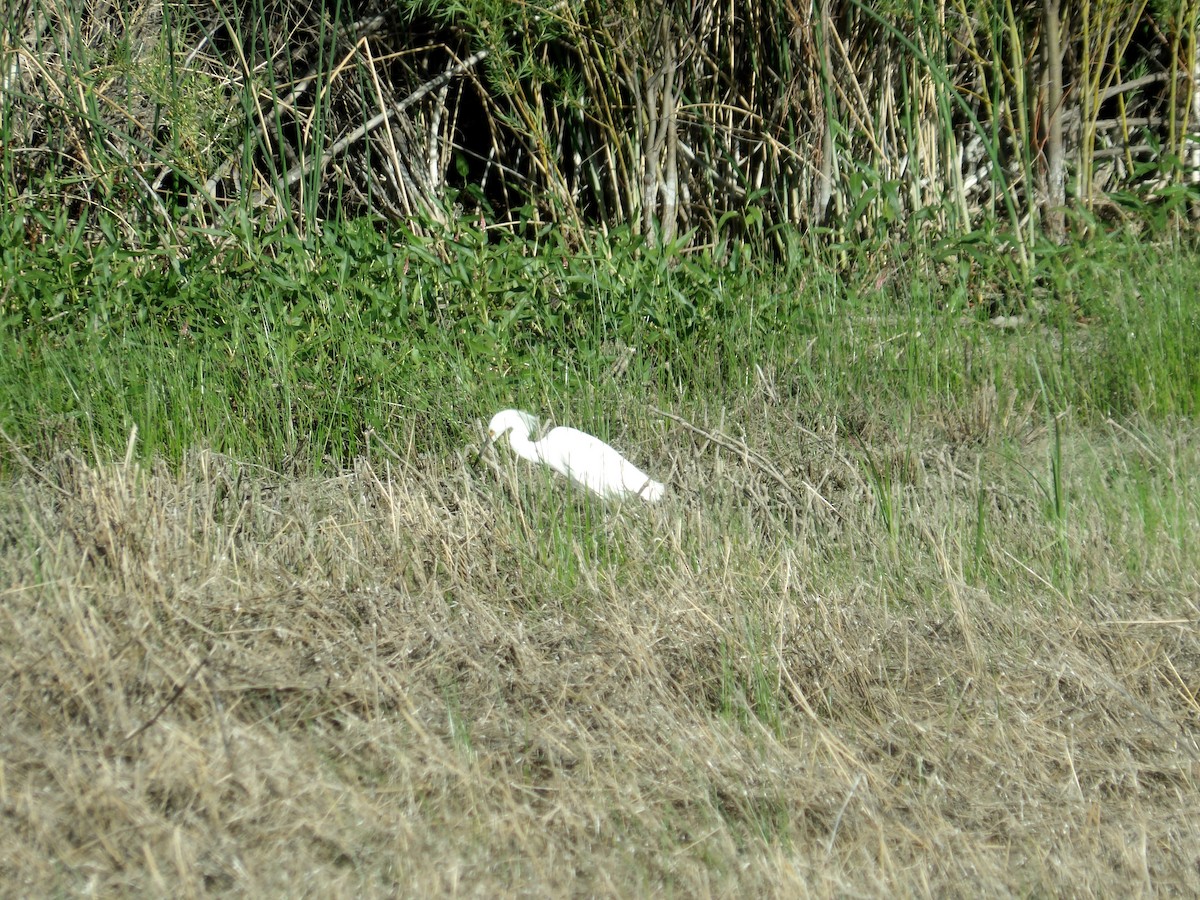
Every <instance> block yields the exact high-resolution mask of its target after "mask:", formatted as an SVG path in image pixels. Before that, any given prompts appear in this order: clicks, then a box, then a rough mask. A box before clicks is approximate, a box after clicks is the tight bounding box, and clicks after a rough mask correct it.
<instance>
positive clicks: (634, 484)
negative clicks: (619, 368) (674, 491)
mask: <svg viewBox="0 0 1200 900" xmlns="http://www.w3.org/2000/svg"><path fill="white" fill-rule="evenodd" d="M537 429H538V420H537V417H536V416H533V415H530V414H529V413H527V412H522V411H521V410H519V409H505V410H501V411H500V412H498V413H496V415H494V416H492V421H491V422H490V423H488V437H489V438H490V439H491V440H492V441H493V442H495V441H497V440H499V439H500V438H501V437H503V436H504V435H505V434H507V435H508V443H509V446H511V447H512V449H513V452H514V453H516V454H517V456H519V457H521V458H522V459H527V460H529V461H530V462H535V463H545V464H546V465H548V466H549V467H550V468H552V469H553V470H554V471H556V472H558V473H559V474H561V475H566V476H567V477H568V478H569V479H571V480H572V481H574V482H576V483H577V484H581V485H583V486H584V487H585V488H587V489H588V490H589V491H592V492H593V493H595V494H599V495H600V496H601V497H604V498H606V499H620V498H624V497H639V498H641V499H642V500H647V501H649V502H651V503H653V502H654V501H656V500H659V499H660V498H661V497H662V495H663V493H664V491H665V490H666V488H664V487H663V486H662V484H661V483H659V482H657V481H655V480H654V479H652V478H651V477H650V476H649V475H647V474H646V473H645V472H643V471H642V470H641V469H639V468H638V467H637V466H635V465H634V464H633V463H631V462H630V461H629V460H627V459H626V458H625V457H623V456H622V455H621V454H620V453H618V452H617V451H616V450H615V449H614V448H612V447H610V446H609V445H608V444H606V443H604V441H602V440H600V438H597V437H592V435H590V434H587V433H586V432H583V431H579V430H577V429H575V428H552V429H551V430H550V431H548V432H547V433H546V434H545V435H544V436H543V437H542V438H541V439H540V440H536V441H533V440H530V438H529V436H530V434H531V433H532V432H535V431H537Z"/></svg>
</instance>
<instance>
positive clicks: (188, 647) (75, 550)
mask: <svg viewBox="0 0 1200 900" xmlns="http://www.w3.org/2000/svg"><path fill="white" fill-rule="evenodd" d="M1075 252H1076V255H1074V256H1071V257H1070V258H1069V259H1065V260H1064V259H1063V258H1059V259H1056V260H1053V261H1052V262H1051V263H1048V264H1047V268H1046V273H1047V275H1046V278H1045V279H1044V280H1043V282H1042V284H1043V288H1042V290H1043V294H1042V295H1040V296H1039V297H1030V298H1028V303H1025V302H1015V303H1014V302H1010V301H1006V302H1007V303H1008V305H1007V306H1006V305H1005V304H1003V303H1001V304H999V306H1000V307H1001V308H1000V309H999V312H1003V313H1005V314H1008V313H1011V314H1012V318H1011V320H1010V319H996V321H992V319H993V318H995V317H994V316H993V315H992V312H993V310H989V309H987V308H986V303H984V302H983V301H981V300H980V299H979V296H980V293H979V291H980V287H979V285H977V284H976V283H975V282H973V281H968V280H967V278H966V276H965V275H961V271H962V270H958V269H953V268H951V269H950V270H949V275H945V273H943V274H942V275H937V272H938V271H939V270H937V269H936V267H933V266H930V267H929V269H928V270H926V269H923V268H920V267H919V266H916V267H914V268H912V269H910V270H903V271H901V272H900V273H899V275H898V276H897V275H896V273H895V272H892V273H891V274H887V273H881V272H879V271H873V270H868V269H867V267H866V265H865V262H864V265H863V266H862V267H861V268H856V267H850V268H849V269H848V270H846V271H844V272H843V273H842V274H841V275H837V276H836V277H835V276H834V275H830V274H829V273H828V272H824V273H823V272H822V271H821V269H820V266H819V265H814V266H813V267H812V268H811V269H807V270H804V269H802V270H801V271H799V272H793V273H791V274H789V275H788V276H787V277H786V278H784V277H783V276H782V275H778V274H776V275H773V274H771V273H770V272H768V271H766V270H758V271H756V272H751V273H749V274H747V275H744V276H737V277H734V276H731V275H727V274H721V273H720V270H718V269H712V270H709V269H705V268H704V267H702V266H700V265H699V264H697V265H696V266H695V267H694V268H693V269H688V268H686V266H681V267H671V266H668V267H655V266H653V265H649V264H645V265H643V264H641V263H639V264H637V265H633V264H632V263H631V264H630V265H631V268H630V269H629V270H628V271H626V272H624V273H623V274H617V275H614V274H612V272H611V271H609V272H607V274H606V273H605V272H604V271H600V272H596V273H593V276H592V277H591V278H590V280H589V278H587V277H585V274H583V273H584V271H585V269H586V265H587V263H586V261H584V262H580V263H579V265H580V266H581V267H582V268H581V270H580V274H579V277H578V279H576V280H567V281H566V282H564V285H565V286H563V287H562V288H561V290H562V291H563V294H562V296H561V297H560V296H559V295H558V294H555V293H554V291H555V290H556V288H555V287H554V285H552V284H550V282H549V281H548V280H547V279H548V276H547V277H541V276H542V275H543V274H545V273H534V274H537V275H539V277H538V278H537V279H536V280H531V283H532V284H535V285H537V286H536V287H531V288H530V291H531V299H530V301H529V305H528V306H527V307H522V306H521V302H522V301H520V300H519V299H517V300H515V301H514V299H513V296H505V297H503V298H498V297H497V296H496V295H495V294H487V293H484V294H471V293H470V291H469V285H470V284H471V283H473V282H479V283H482V284H492V285H497V284H499V285H503V284H506V283H509V282H506V281H505V278H508V279H509V281H510V282H511V283H512V284H514V285H519V284H520V283H521V281H522V278H523V277H524V276H523V275H522V273H521V272H517V271H514V272H512V273H510V274H508V275H504V277H501V276H499V275H496V271H497V270H496V268H495V267H498V266H499V265H500V263H499V262H496V261H495V259H493V258H492V257H480V258H481V259H484V261H485V262H487V264H488V265H489V266H493V268H491V269H487V270H486V271H485V272H484V274H483V275H482V276H481V275H480V274H479V272H478V271H468V272H467V274H466V277H465V278H462V279H459V280H458V281H457V282H456V281H454V279H453V278H451V277H449V276H448V275H446V273H442V275H440V276H436V277H435V275H434V274H428V275H427V274H426V273H425V272H424V270H422V269H420V268H419V262H420V261H419V260H418V261H415V262H414V263H413V269H412V273H410V274H409V275H408V277H409V278H410V279H411V280H410V281H407V282H403V283H400V282H399V281H398V279H399V278H400V275H399V274H398V273H400V272H401V271H404V272H406V273H408V272H409V269H408V266H407V265H405V266H404V267H403V269H402V268H401V262H402V261H394V263H395V264H394V265H392V266H391V268H390V269H386V270H384V269H381V270H379V271H384V274H381V275H379V276H378V280H376V281H373V280H372V279H373V278H375V277H376V276H375V275H373V274H372V272H373V271H375V270H370V271H367V274H366V275H361V274H360V273H359V270H358V269H357V268H356V267H355V266H352V265H349V264H348V268H347V269H346V272H345V275H344V277H341V278H334V277H332V276H329V278H328V280H325V281H322V280H320V278H323V277H325V276H321V275H320V272H321V269H320V263H319V262H318V263H317V264H314V265H311V266H310V267H309V269H308V270H307V271H308V272H310V273H314V272H315V273H317V274H313V275H312V277H313V278H314V279H315V280H314V281H313V282H312V283H309V284H307V286H306V283H305V282H303V281H297V282H296V284H295V285H293V287H292V288H290V289H289V288H287V287H286V285H284V283H283V280H282V278H281V276H280V272H281V271H283V269H284V268H286V260H285V261H284V262H276V263H274V264H272V265H267V266H264V267H263V269H262V270H260V271H257V272H256V271H252V270H251V268H249V267H248V268H247V270H246V271H245V272H242V273H235V274H232V275H231V274H229V273H221V274H213V275H211V276H210V277H209V280H208V281H205V282H203V283H201V284H199V285H198V286H196V287H195V288H194V290H195V291H196V292H197V293H196V296H206V297H211V298H213V299H212V300H211V302H212V304H213V308H214V309H217V308H218V307H219V310H218V312H216V313H213V314H212V315H210V316H207V317H206V316H204V315H203V314H199V315H198V314H197V313H196V312H195V309H196V306H197V303H196V301H195V297H193V296H191V295H187V294H186V290H191V289H192V288H188V289H185V288H182V287H179V286H171V285H169V284H168V285H166V286H165V287H163V290H166V291H168V292H169V291H179V292H180V293H179V294H177V295H171V296H174V297H175V299H174V300H172V301H171V303H175V304H176V305H175V306H171V305H170V304H169V303H165V302H163V303H159V304H158V305H156V306H154V307H153V308H152V310H151V315H150V316H149V317H148V318H145V319H144V320H139V318H138V316H137V315H136V314H134V313H130V312H129V310H136V308H137V307H138V305H139V303H140V302H141V301H140V300H139V299H138V297H139V296H140V295H137V291H138V290H146V291H150V289H149V288H139V287H137V283H136V282H130V281H129V280H126V281H123V282H122V281H121V280H120V278H118V277H117V276H119V275H120V267H119V266H108V267H107V268H106V269H105V270H104V271H105V272H116V273H117V275H114V276H111V277H113V278H114V279H116V280H114V281H113V283H112V284H118V283H121V284H125V285H126V287H127V291H129V292H132V293H127V295H120V296H125V297H126V299H125V300H121V299H120V296H118V295H116V294H114V293H113V288H112V285H109V287H104V286H103V285H100V287H96V284H98V283H99V282H92V283H89V285H86V286H84V287H81V288H79V297H84V296H85V295H86V296H88V297H93V300H91V301H88V302H85V301H84V300H82V299H78V298H76V299H75V300H73V299H72V297H71V296H66V297H65V298H60V301H59V302H60V303H61V304H63V308H64V309H67V310H68V311H70V310H73V309H74V310H77V309H79V308H95V305H96V303H95V300H94V297H98V296H102V297H104V298H106V302H109V303H110V304H112V305H111V307H110V311H111V315H110V316H109V317H108V318H107V319H105V320H101V319H95V320H93V321H91V322H90V323H84V324H81V325H78V326H77V327H63V326H61V325H52V326H51V327H46V325H45V324H44V321H45V320H30V319H28V318H24V319H23V318H22V317H21V316H19V315H10V316H9V318H8V320H7V324H6V326H5V329H4V332H3V339H4V342H5V344H4V348H3V353H2V354H0V399H2V401H3V402H2V404H0V425H2V426H3V429H4V431H3V434H2V435H0V473H2V480H0V617H2V618H3V625H2V627H0V665H2V666H3V670H4V676H3V678H2V679H0V709H2V710H3V717H2V719H3V721H2V723H0V817H2V820H3V828H2V829H0V881H2V882H3V883H4V884H5V885H8V886H9V888H8V889H11V890H12V891H13V892H14V893H21V894H26V895H30V896H33V895H62V894H75V893H83V892H90V893H102V894H112V893H114V892H120V893H132V894H149V895H156V894H167V893H171V894H175V895H182V896H186V895H201V894H250V895H271V894H274V895H282V894H294V893H296V892H297V891H298V890H301V891H303V892H304V893H307V894H310V895H313V896H362V895H364V894H365V895H388V894H402V895H413V896H422V895H428V894H430V893H438V894H463V895H480V896H504V895H511V894H525V895H536V896H545V895H551V896H553V895H565V894H579V895H602V896H610V895H616V896H638V895H645V894H651V893H653V894H662V895H669V896H688V897H690V896H710V895H721V896H780V897H784V896H786V897H793V896H806V895H812V896H863V895H866V896H907V895H935V896H962V895H966V896H971V895H989V896H1007V895H1032V896H1048V895H1070V896H1122V895H1130V896H1133V895H1148V894H1158V893H1163V894H1183V895H1187V894H1196V893H1200V790H1198V788H1200V784H1198V782H1200V630H1198V625H1200V575H1198V574H1197V571H1198V570H1197V567H1196V565H1195V562H1194V561H1195V559H1196V558H1197V552H1198V549H1200V548H1198V547H1197V543H1198V535H1200V428H1198V426H1197V425H1196V422H1195V414H1196V402H1197V399H1200V377H1198V374H1197V373H1198V368H1197V353H1196V351H1197V349H1198V348H1200V325H1198V315H1200V312H1198V310H1197V305H1196V297H1197V296H1198V295H1200V265H1198V262H1200V260H1198V259H1197V257H1196V255H1195V253H1194V252H1191V251H1188V250H1186V248H1179V247H1173V246H1156V245H1153V244H1149V243H1147V244H1145V245H1142V244H1126V243H1121V242H1113V243H1112V244H1110V245H1104V246H1102V247H1100V248H1099V249H1096V248H1093V249H1091V250H1088V249H1086V248H1081V249H1077V250H1076V251H1075ZM370 255H371V254H369V253H368V254H364V258H367V257H369V256H370ZM323 258H324V257H323ZM276 259H277V260H278V259H283V257H276ZM572 264H574V263H572ZM23 265H25V264H23ZM364 265H366V264H364ZM557 265H558V263H557V262H554V261H552V263H550V264H548V268H547V270H546V272H551V271H557V269H556V268H555V266H557ZM30 271H33V270H32V269H31V268H30V267H29V265H26V267H25V268H24V269H22V272H24V273H28V272H30ZM606 271H607V270H606ZM956 272H959V273H960V274H955V273H956ZM489 273H490V274H489ZM567 274H568V276H569V277H574V276H575V275H576V274H577V273H575V272H574V271H569V272H568V273H567ZM501 275H503V273H501ZM277 276H280V277H277ZM23 277H24V276H23ZM101 277H110V276H109V275H103V276H102V275H94V278H96V279H99V278H101ZM299 277H300V276H297V278H299ZM727 277H728V278H729V279H730V280H729V282H725V281H721V280H720V279H725V278H727ZM606 278H608V280H607V281H606V280H605V279H606ZM239 279H240V280H239ZM389 279H391V280H389ZM421 279H426V280H421ZM706 279H707V280H706ZM53 280H54V278H53V276H52V275H48V276H47V281H48V282H50V281H53ZM131 284H132V285H133V286H132V287H130V286H129V285H131ZM548 284H550V286H549V287H547V286H546V285H548ZM998 285H999V281H996V282H995V283H992V282H986V280H985V284H984V285H983V286H982V290H983V292H984V293H987V292H988V291H989V290H991V289H993V288H995V289H996V290H997V291H1000V290H1001V289H1000V287H998ZM288 290H291V291H292V293H293V296H307V295H311V296H313V297H316V298H319V299H318V300H317V301H314V303H313V304H312V305H311V306H304V305H302V304H300V303H299V302H298V301H293V302H290V303H288V304H280V305H272V302H271V298H274V297H278V296H280V295H281V294H286V293H287V291H288ZM400 290H404V291H406V292H408V293H407V295H406V296H408V297H409V298H410V299H411V298H413V297H417V298H418V299H420V300H421V302H419V303H416V306H417V307H418V308H419V311H418V312H412V311H408V310H405V311H402V312H399V311H396V310H395V309H393V308H392V307H391V306H388V305H387V304H385V305H384V309H385V312H387V313H388V314H389V315H390V314H391V313H395V315H397V316H400V315H403V316H404V317H405V318H404V319H403V327H401V326H400V325H397V324H396V323H395V321H394V319H392V318H389V315H382V314H380V315H372V316H367V315H364V314H361V313H360V312H355V311H361V310H362V309H364V308H368V307H369V303H370V302H373V301H370V298H373V297H382V298H388V297H391V296H393V294H394V293H395V292H397V291H400ZM718 290H723V291H728V292H730V293H729V294H728V295H727V296H724V300H725V302H724V303H723V304H722V307H723V308H732V309H734V310H735V312H734V313H731V314H728V315H725V317H724V318H722V314H720V311H719V310H715V309H714V310H706V309H705V307H704V306H703V303H701V302H692V306H691V313H689V318H687V320H686V321H684V320H681V319H679V318H678V316H676V318H674V319H673V318H671V317H670V315H666V314H662V315H660V312H659V311H660V310H662V309H667V310H668V311H669V310H676V311H678V310H679V309H682V308H684V307H685V306H686V303H685V302H684V301H696V300H697V298H702V297H703V296H704V295H705V292H706V291H709V292H712V291H718ZM89 291H92V292H93V294H88V292H89ZM255 291H258V292H259V293H257V294H255V293H254V292H255ZM422 291H424V292H425V293H424V294H421V292H422ZM539 291H545V293H544V294H543V293H539ZM1001 293H1002V291H1001ZM514 296H516V295H514ZM129 297H132V299H129ZM730 297H732V298H733V300H732V301H731V300H730ZM114 298H115V299H114ZM247 298H249V299H247ZM354 298H357V300H355V299H354ZM363 298H367V299H366V300H364V299H363ZM421 298H424V299H421ZM564 298H565V299H564ZM630 298H634V299H633V300H631V299H630ZM638 298H640V299H638ZM235 300H238V301H240V302H242V303H243V304H244V305H243V306H241V307H238V306H237V305H236V303H235V302H234V301H235ZM76 302H77V303H78V305H77V306H76V307H72V306H71V304H72V303H76ZM415 302H416V301H414V303H415ZM992 302H996V301H992ZM634 303H636V304H640V305H638V306H637V309H636V310H634V312H631V311H630V309H631V304H634ZM89 304H90V306H89ZM122 304H127V307H126V306H123V305H122ZM10 309H11V307H10ZM513 309H518V310H521V309H525V311H524V312H522V313H521V314H520V315H514V316H512V317H508V316H506V314H505V313H506V312H508V311H511V310H513ZM181 310H192V312H190V313H185V312H181ZM348 310H350V312H348ZM429 310H435V311H436V313H430V312H429ZM635 313H636V314H635ZM288 315H290V316H292V318H291V319H289V318H287V316H288ZM672 315H676V313H672ZM551 318H553V320H554V324H553V326H550V325H545V324H543V320H545V321H549V320H550V319H551ZM59 321H60V322H63V321H70V322H76V323H78V322H83V319H82V317H80V316H79V315H78V314H72V315H70V316H67V317H66V318H65V319H63V320H59ZM405 334H408V335H409V337H405ZM414 336H415V337H414ZM512 405H517V406H525V407H528V408H530V409H531V410H532V411H534V412H536V413H538V414H541V415H548V414H552V415H553V416H554V418H555V419H556V420H557V421H558V422H560V423H565V424H572V425H576V426H578V427H582V428H585V429H587V430H590V431H593V432H595V433H598V434H600V435H601V436H603V437H604V438H605V439H607V440H609V441H611V442H612V443H613V444H615V445H616V446H618V447H620V448H621V449H622V450H624V451H625V452H626V453H627V454H628V455H629V456H631V457H632V458H633V459H634V460H635V461H636V462H637V463H638V464H639V465H641V466H643V467H644V468H646V469H647V471H649V472H651V473H652V474H654V475H655V476H656V477H658V478H660V479H661V480H663V481H665V482H667V483H668V485H669V493H668V497H667V499H666V500H665V501H664V502H662V503H661V504H659V505H656V506H644V505H640V504H626V505H615V504H609V505H604V504H601V503H597V502H593V501H592V500H590V499H589V498H587V497H586V496H583V495H581V494H580V493H579V492H578V491H576V490H574V489H572V488H571V487H570V486H569V485H567V484H566V483H564V482H563V481H561V480H557V479H555V478H553V477H551V476H550V475H548V474H546V473H544V472H541V471H537V470H534V469H531V468H530V467H529V466H527V465H526V464H524V463H523V462H520V461H517V460H513V459H512V458H511V455H510V454H507V453H506V452H504V449H503V448H495V449H491V450H487V451H486V452H484V453H483V454H482V455H481V456H480V457H479V461H478V462H476V461H475V459H476V455H477V451H478V450H479V449H480V444H481V440H482V438H483V423H485V422H486V420H487V417H488V416H489V415H490V414H491V413H492V412H494V411H495V410H496V409H498V408H500V407H501V406H512Z"/></svg>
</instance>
